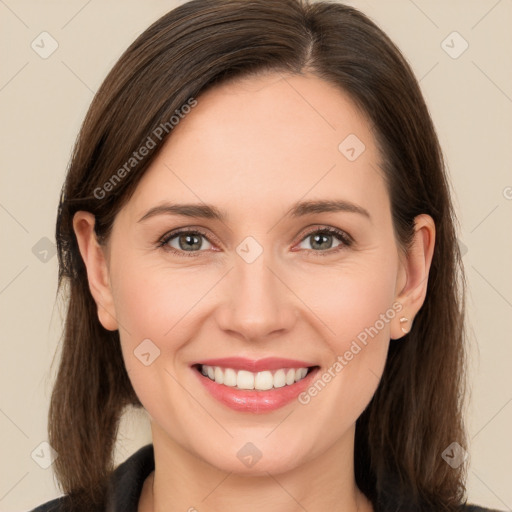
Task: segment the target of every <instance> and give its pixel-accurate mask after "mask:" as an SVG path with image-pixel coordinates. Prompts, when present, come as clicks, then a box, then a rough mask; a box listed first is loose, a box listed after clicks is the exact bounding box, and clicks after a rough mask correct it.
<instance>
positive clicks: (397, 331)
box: [391, 214, 436, 340]
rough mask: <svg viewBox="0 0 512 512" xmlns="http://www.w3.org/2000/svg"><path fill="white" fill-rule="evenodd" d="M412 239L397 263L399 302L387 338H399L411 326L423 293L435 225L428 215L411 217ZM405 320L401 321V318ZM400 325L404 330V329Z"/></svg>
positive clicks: (431, 252) (432, 250)
mask: <svg viewBox="0 0 512 512" xmlns="http://www.w3.org/2000/svg"><path fill="white" fill-rule="evenodd" d="M414 223H415V227H414V230H415V232H414V240H413V244H412V246H411V248H410V250H409V251H408V253H407V254H406V255H405V256H404V257H403V258H402V260H401V262H400V270H399V277H398V279H397V296H396V297H395V300H396V301H398V302H400V303H401V304H402V310H401V311H400V312H399V313H398V314H397V315H396V317H395V320H394V322H393V324H392V327H391V339H394V340H396V339H399V338H401V337H402V336H404V335H405V334H406V333H407V332H409V331H410V330H411V328H412V323H413V320H414V317H415V316H416V314H417V313H418V311H419V310H420V308H421V306H422V305H423V302H424V301H425V297H426V295H427V283H428V274H429V271H430V265H431V263H432V257H433V254H434V246H435V237H436V228H435V223H434V221H433V219H432V217H431V216H430V215H427V214H421V215H418V216H417V217H416V218H415V219H414ZM403 317H405V318H407V319H408V321H406V322H403V323H401V322H400V319H401V318H403ZM402 327H403V328H404V329H405V330H406V331H407V332H404V331H403V330H402Z"/></svg>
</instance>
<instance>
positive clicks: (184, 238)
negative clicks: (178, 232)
mask: <svg viewBox="0 0 512 512" xmlns="http://www.w3.org/2000/svg"><path fill="white" fill-rule="evenodd" d="M194 239H195V240H196V242H193V240H194ZM182 241H185V242H184V247H183V246H182V249H183V248H184V249H185V250H188V249H191V248H192V249H199V248H200V247H201V240H200V238H199V237H198V236H197V235H182V236H181V237H180V245H181V242H182ZM187 244H188V245H187ZM194 246H195V247H194Z"/></svg>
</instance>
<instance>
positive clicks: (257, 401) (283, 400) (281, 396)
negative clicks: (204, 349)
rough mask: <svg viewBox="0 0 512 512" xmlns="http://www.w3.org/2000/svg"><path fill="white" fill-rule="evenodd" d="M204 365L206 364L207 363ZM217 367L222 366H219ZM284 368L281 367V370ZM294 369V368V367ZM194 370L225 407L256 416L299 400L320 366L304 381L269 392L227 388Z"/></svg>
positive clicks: (300, 366) (195, 367)
mask: <svg viewBox="0 0 512 512" xmlns="http://www.w3.org/2000/svg"><path fill="white" fill-rule="evenodd" d="M216 361H220V360H216ZM283 361H284V360H283V359H281V360H280V363H281V364H282V362H283ZM288 361H290V360H288ZM204 364H206V362H205V363H204ZM212 366H214V365H212ZM217 366H221V365H220V364H218V365H217ZM228 367H229V366H228ZM284 367H285V366H284ZM284 367H283V366H280V368H284ZM292 367H294V366H293V365H292ZM297 367H298V368H303V367H305V365H304V364H303V363H301V364H300V365H298V366H297ZM267 368H268V366H267ZM192 369H193V371H194V373H195V374H196V375H197V378H198V379H199V380H200V382H201V384H202V385H203V386H204V387H205V388H206V389H207V390H208V391H209V392H210V394H211V395H212V396H213V397H214V398H215V399H217V400H218V401H219V402H221V403H222V404H224V405H227V406H228V407H230V408H231V409H234V410H235V411H239V412H250V413H254V414H262V413H266V412H271V411H274V410H276V409H279V408H280V407H283V406H285V405H286V404H288V403H290V402H291V401H292V400H294V399H295V398H297V396H298V395H299V394H300V393H302V392H303V391H304V390H305V389H306V388H308V387H309V386H310V385H311V383H312V382H313V379H314V378H315V376H316V375H317V373H318V372H319V370H320V368H319V367H318V366H317V367H315V368H313V369H312V370H310V371H309V373H308V374H307V375H306V376H305V377H304V378H303V379H302V380H299V381H298V382H296V383H295V384H292V385H290V386H283V387H281V388H273V389H270V390H268V391H257V390H242V389H237V388H234V387H229V386H225V385H224V384H219V383H218V382H215V381H213V380H211V379H210V378H208V377H206V376H204V375H203V374H202V373H201V371H200V370H199V368H198V367H197V366H194V367H193V368H192ZM242 369H243V368H242Z"/></svg>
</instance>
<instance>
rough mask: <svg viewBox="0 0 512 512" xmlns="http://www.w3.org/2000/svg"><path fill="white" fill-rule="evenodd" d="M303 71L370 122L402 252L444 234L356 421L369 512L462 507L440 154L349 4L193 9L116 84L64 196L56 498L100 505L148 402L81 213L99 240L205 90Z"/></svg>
mask: <svg viewBox="0 0 512 512" xmlns="http://www.w3.org/2000/svg"><path fill="white" fill-rule="evenodd" d="M305 71H308V72H310V73H312V74H314V75H316V76H318V77H320V78H322V79H324V80H326V81H328V82H330V83H333V84H335V85H336V86H337V87H339V88H340V89H341V90H343V91H344V92H345V93H347V94H348V95H349V96H350V97H351V99H352V100H353V101H354V103H355V104H356V105H357V106H358V107H359V108H360V109H361V111H362V112H364V113H365V114H366V115H367V116H368V118H369V119H370V121H371V123H372V124H373V129H374V133H375V136H376V140H377V143H378V146H379V149H380V152H381V155H382V158H383V161H384V165H383V175H384V179H385V181H386V186H387V189H388V192H389V197H390V201H391V210H392V218H393V225H394V230H395V236H396V239H397V242H398V243H399V245H400V247H401V248H403V249H404V250H407V248H408V247H410V243H411V240H412V236H413V232H414V229H413V228H414V218H415V216H416V215H419V214H421V213H427V214H429V215H431V216H432V218H433V219H434V221H435V224H436V245H435V251H434V255H433V261H432V264H431V269H430V273H429V278H428V291H427V295H426V298H425V302H424V304H423V306H422V308H421V309H420V311H419V313H418V314H417V316H416V317H415V319H414V323H413V327H412V330H411V331H410V332H409V333H408V334H407V335H405V337H403V338H402V339H400V340H399V341H392V342H391V345H390V349H389V354H388V359H387V363H386V367H385V370H384V374H383V377H382V379H381V382H380V385H379V387H378V389H377V391H376V394H375V395H374V397H373V399H372V400H371V402H370V404H369V405H368V407H367V408H366V410H365V411H364V413H363V414H362V415H361V417H360V418H359V419H358V421H357V425H356V445H355V471H356V481H357V484H358V486H359V487H360V489H361V490H362V491H363V492H364V493H365V494H366V495H367V496H368V497H369V498H370V499H371V501H372V503H373V505H374V508H375V510H382V511H387V510H389V511H391V510H393V511H395V510H408V511H412V510H432V509H435V510H456V509H457V508H458V506H459V505H460V504H461V503H462V502H463V500H464V495H465V487H464V485H465V484H464V482H465V472H466V469H465V465H464V464H463V465H461V466H459V467H458V468H452V467H451V466H450V465H448V464H447V463H446V462H445V460H443V458H442V456H441V454H442V452H443V450H444V449H445V448H446V447H448V446H449V445H450V444H451V443H452V442H454V441H456V442H458V443H459V444H460V445H461V446H463V447H465V446H466V437H465V436H466V434H465V428H464V421H463V413H464V405H465V404H464V396H465V386H466V383H465V339H466V331H465V320H464V311H465V305H464V295H465V287H466V283H465V276H464V271H463V267H462V263H461V255H460V253H459V246H458V243H457V238H456V229H455V223H456V222H457V221H456V217H455V214H454V210H453V206H452V203H451V199H450V190H449V182H448V178H447V176H446V171H445V165H444V162H443V156H442V152H441V149H440V146H439V142H438V139H437V136H436V133H435V130H434V127H433V123H432V121H431V118H430V115H429V112H428V109H427V107H426V105H425V102H424V99H423V97H422V94H421V91H420V88H419V86H418V82H417V80H416V79H415V77H414V75H413V73H412V71H411V68H410V66H409V65H408V63H407V62H406V60H405V59H404V57H403V56H402V54H401V53H400V51H399V50H398V48H397V47H396V46H395V45H394V44H393V43H392V42H391V41H390V39H389V38H388V37H387V36H386V35H385V34H384V33H383V32H382V30H380V29H379V28H378V27H377V26H376V25H375V24H374V23H373V22H372V21H371V20H369V19H368V18H367V17H366V16H365V15H364V14H362V13H361V12H359V11H358V10H356V9H354V8H351V7H347V6H345V5H342V4H340V3H334V2H333V3H330V2H315V3H311V4H310V3H309V2H308V1H307V0H273V1H268V0H192V1H190V2H188V3H185V4H182V5H181V6H179V7H177V8H176V9H174V10H172V11H170V12H169V13H167V14H166V15H164V16H163V17H161V18H160V19H158V20H157V21H156V22H155V23H154V24H153V25H151V26H150V27H149V28H148V29H147V30H146V31H144V32H143V33H142V34H141V35H140V36H139V37H138V38H137V39H136V40H135V41H134V42H133V43H132V44H131V46H130V47H129V48H128V49H127V50H126V51H125V53H124V54H123V55H122V56H121V58H120V59H119V61H118V62H117V63H116V64H115V66H114V67H113V69H112V70H111V72H110V73H109V74H108V76H107V77H106V79H105V81H104V82H103V84H102V85H101V87H100V89H99V90H98V92H97V94H96V95H95V97H94V99H93V101H92V104H91V106H90V108H89V111H88V113H87V115H86V118H85V120H84V123H83V126H82V128H81V130H80V133H79V136H78V138H77V141H76V144H75V148H74V152H73V155H72V158H71V162H70V166H69V169H68V173H67V177H66V181H65V183H64V186H63V189H62V196H61V203H60V205H59V211H58V216H57V225H56V240H57V246H58V256H59V290H60V291H61V292H63V291H64V290H66V292H67V294H68V295H69V305H68V309H67V315H66V320H65V330H64V335H63V342H62V353H61V360H60V366H59V370H58V375H57V378H56V382H55V385H54V388H53V394H52V397H51V404H50V410H49V418H48V431H49V441H50V444H51V445H52V447H53V448H54V449H55V450H56V451H57V452H58V454H59V456H58V458H57V459H56V461H55V463H54V470H55V472H56V475H57V478H58V481H59V484H60V487H61V488H62V490H63V491H64V492H65V493H66V494H69V495H71V496H72V497H73V500H74V501H75V502H76V503H79V502H80V503H82V502H83V503H85V504H86V506H89V507H90V508H92V507H93V506H95V505H101V504H102V503H103V501H104V499H105V493H106V487H105V486H106V482H107V479H108V478H109V476H110V474H111V471H112V470H113V469H114V468H113V450H114V446H115V441H116V437H117V431H118V426H119V422H120V418H121V416H122V414H123V412H124V411H125V409H126V408H127V407H128V406H135V407H142V405H141V403H140V401H139V400H138V398H137V396H136V394H135V392H134V390H133V388H132V386H131V383H130V380H129V378H128V375H127V373H126V370H125V366H124V363H123V359H122V356H121V350H120V340H119V333H118V332H117V331H115V332H111V331H107V330H105V329H104V328H103V327H102V325H101V324H100V322H99V320H98V317H97V308H96V304H95V302H94V300H93V298H92V295H91V293H90V290H89V287H88V281H87V277H86V269H85V266H84V263H83V261H82V258H81V256H80V253H79V250H78V246H77V240H76V238H75V235H74V232H73V227H72V219H73V215H74V213H75V212H76V211H78V210H87V211H89V212H92V213H93V214H94V215H95V218H96V225H95V230H96V234H97V235H98V237H99V239H100V241H102V243H105V242H106V241H107V240H108V236H109V233H110V229H111V226H112V223H113V220H114V218H115V216H116V214H117V212H118V211H119V210H120V208H121V207H122V206H123V204H125V203H126V201H127V200H128V199H129V198H130V196H131V194H132V193H133V191H134V189H135V187H136V186H137V183H138V182H139V180H140V179H141V177H142V176H143V174H144V172H145V171H146V170H147V168H148V166H149V165H150V164H151V162H152V161H153V159H154V157H155V155H156V154H157V152H158V150H159V149H160V148H161V147H162V145H163V143H164V142H165V140H166V139H167V137H169V136H172V129H171V127H170V126H169V120H170V119H171V118H172V117H173V116H176V115H179V113H180V112H182V110H183V109H184V105H187V104H190V101H191V98H197V99H198V101H200V94H201V93H202V92H204V91H206V90H207V89H208V88H209V87H213V86H215V85H216V84H220V83H222V82H223V81H226V80H229V79H236V78H237V77H243V76H251V75H253V74H256V73H265V72H280V73H292V74H300V73H304V72H305ZM165 123H167V125H165ZM161 126H166V127H167V130H165V131H164V132H162V129H161V128H160V131H158V128H159V127H161ZM155 130H157V133H161V135H162V136H161V137H160V138H159V137H155ZM148 137H151V138H152V140H153V142H154V144H151V146H152V147H150V148H149V146H150V144H146V147H148V150H147V155H146V156H144V158H141V159H140V160H139V159H137V162H136V163H135V162H134V161H132V164H131V165H130V166H129V167H127V166H126V164H127V162H129V161H130V159H131V158H133V155H134V152H137V151H138V150H139V148H141V146H142V145H144V144H145V143H146V142H147V141H148ZM123 168H124V169H125V172H124V173H123V172H122V171H121V169H123ZM114 174H116V175H117V176H118V178H120V179H117V178H116V181H115V182H113V181H112V180H113V176H114ZM107 183H110V185H106V184H107ZM64 284H67V287H65V286H63V285H64Z"/></svg>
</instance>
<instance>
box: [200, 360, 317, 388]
mask: <svg viewBox="0 0 512 512" xmlns="http://www.w3.org/2000/svg"><path fill="white" fill-rule="evenodd" d="M201 373H202V374H203V375H204V376H207V377H209V378H210V379H211V380H213V381H215V382H217V383H218V384H224V385H225V386H229V387H236V388H237V389H256V390H259V391H265V390H268V389H272V388H282V387H283V386H291V385H292V384H294V383H295V382H298V381H299V380H302V379H303V378H304V377H305V376H306V374H307V373H308V369H307V368H282V369H279V370H276V371H274V373H272V372H271V371H269V370H265V371H263V372H257V373H253V372H248V371H247V370H238V372H237V371H235V370H233V369H232V368H221V367H220V366H208V365H206V364H203V365H201Z"/></svg>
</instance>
